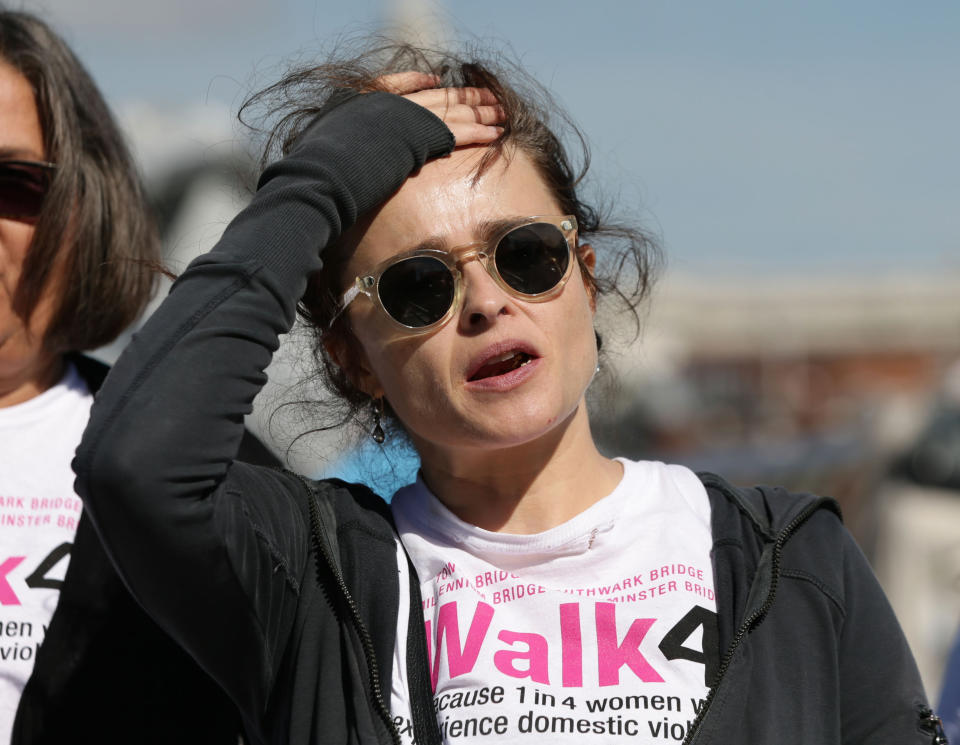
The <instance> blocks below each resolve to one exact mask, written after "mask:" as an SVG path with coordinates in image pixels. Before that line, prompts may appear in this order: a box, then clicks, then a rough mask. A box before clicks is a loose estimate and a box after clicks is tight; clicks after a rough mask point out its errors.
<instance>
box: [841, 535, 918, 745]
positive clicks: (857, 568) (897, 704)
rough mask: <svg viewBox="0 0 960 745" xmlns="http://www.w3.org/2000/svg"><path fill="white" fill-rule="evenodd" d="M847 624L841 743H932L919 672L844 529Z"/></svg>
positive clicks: (843, 641) (844, 630) (880, 592)
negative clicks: (926, 725)
mask: <svg viewBox="0 0 960 745" xmlns="http://www.w3.org/2000/svg"><path fill="white" fill-rule="evenodd" d="M840 541H841V545H842V551H843V583H844V584H843V587H844V600H845V603H844V609H845V614H844V620H843V627H842V630H841V633H840V638H839V642H838V643H839V648H838V654H839V658H840V681H839V690H840V695H841V701H840V711H841V722H840V725H841V729H842V732H843V742H844V743H850V745H854V744H856V745H883V744H884V743H892V742H898V743H911V742H912V743H917V744H918V745H920V744H921V743H924V744H925V743H929V742H932V738H931V736H930V734H929V732H928V731H926V730H925V729H924V723H925V722H924V716H925V712H928V711H929V708H928V706H927V700H926V694H925V693H924V690H923V684H922V683H921V681H920V673H919V672H918V670H917V665H916V663H915V662H914V659H913V655H912V654H911V652H910V648H909V647H908V646H907V640H906V638H905V637H904V635H903V631H902V630H901V629H900V623H899V622H898V621H897V618H896V616H895V615H894V613H893V608H891V607H890V603H889V602H888V601H887V598H886V595H884V592H883V589H882V588H881V587H880V583H879V582H878V581H877V578H876V576H875V575H874V574H873V570H872V569H871V568H870V565H869V564H868V563H867V559H866V557H864V555H863V553H862V552H861V551H860V548H859V547H858V546H857V545H856V543H854V541H853V538H852V537H851V536H850V534H849V533H847V531H846V530H842V535H841V537H840Z"/></svg>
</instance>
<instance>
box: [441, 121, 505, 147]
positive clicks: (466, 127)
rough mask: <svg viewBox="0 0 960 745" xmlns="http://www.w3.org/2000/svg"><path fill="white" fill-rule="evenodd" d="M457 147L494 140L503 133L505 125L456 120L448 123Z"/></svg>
mask: <svg viewBox="0 0 960 745" xmlns="http://www.w3.org/2000/svg"><path fill="white" fill-rule="evenodd" d="M447 126H448V127H449V128H450V131H451V132H452V133H453V138H454V142H456V145H457V147H463V146H464V145H480V144H486V143H488V142H493V141H494V140H496V139H497V138H498V137H499V136H500V135H502V134H503V127H492V126H489V125H486V124H479V123H477V122H454V123H452V124H448V125H447Z"/></svg>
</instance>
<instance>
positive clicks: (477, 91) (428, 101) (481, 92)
mask: <svg viewBox="0 0 960 745" xmlns="http://www.w3.org/2000/svg"><path fill="white" fill-rule="evenodd" d="M407 98H409V99H410V100H411V101H413V102H414V103H418V104H420V105H421V106H425V107H427V108H428V109H437V108H441V107H444V106H446V107H452V106H455V105H457V104H463V105H465V106H493V105H496V104H497V103H498V101H497V97H496V96H495V95H493V92H492V91H491V90H490V89H488V88H431V89H429V90H418V91H416V92H414V93H410V94H409V95H407Z"/></svg>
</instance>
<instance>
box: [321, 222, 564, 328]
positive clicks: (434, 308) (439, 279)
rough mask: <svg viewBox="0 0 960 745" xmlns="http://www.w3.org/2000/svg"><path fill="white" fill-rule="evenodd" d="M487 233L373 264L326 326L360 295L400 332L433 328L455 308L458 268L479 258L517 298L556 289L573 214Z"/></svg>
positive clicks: (548, 294) (540, 296)
mask: <svg viewBox="0 0 960 745" xmlns="http://www.w3.org/2000/svg"><path fill="white" fill-rule="evenodd" d="M489 233H490V235H489V237H488V239H487V240H483V241H478V242H476V243H470V244H467V245H464V246H456V247H454V248H450V249H437V248H419V249H415V250H413V251H408V252H406V253H402V254H400V255H398V256H393V257H391V258H389V259H387V260H386V261H384V262H382V263H381V264H378V265H377V266H376V267H374V268H373V269H372V270H371V271H370V273H369V274H364V275H361V276H359V277H357V278H356V279H355V280H354V282H353V286H351V287H350V289H349V290H347V291H346V292H345V293H344V295H343V297H342V299H341V302H340V308H339V310H338V311H337V312H336V314H335V315H334V317H333V318H332V319H331V321H330V325H331V326H332V325H333V323H334V321H336V320H337V318H339V317H340V315H341V314H342V313H343V312H344V311H345V310H346V309H347V306H348V305H350V303H352V302H353V301H354V300H355V299H356V298H357V297H358V296H360V295H366V296H367V297H368V298H370V300H371V301H372V302H373V303H374V305H376V306H377V307H378V308H380V310H381V311H383V312H384V313H386V315H387V317H388V318H390V320H391V321H393V323H394V325H396V326H398V327H399V328H400V329H402V330H403V331H405V332H406V333H410V334H422V333H425V332H427V331H433V330H434V329H437V328H439V327H440V326H442V325H443V324H444V323H446V322H447V321H449V320H450V318H451V317H453V315H454V313H455V311H456V309H457V308H458V307H459V306H460V302H461V300H462V296H463V275H462V273H461V271H460V267H462V266H463V265H464V264H465V263H466V262H468V261H471V260H472V259H477V260H478V261H480V263H481V264H483V267H484V268H485V269H486V270H487V272H489V274H490V276H491V277H492V278H493V280H494V281H495V282H496V283H497V284H498V285H499V286H500V287H501V288H502V289H503V290H504V291H506V292H508V293H510V294H511V295H513V296H514V297H517V298H520V299H521V300H525V301H527V302H542V301H544V300H549V299H551V298H553V297H555V296H556V295H557V294H558V293H559V292H560V290H561V289H562V288H563V285H564V284H565V283H566V281H567V279H568V278H569V276H570V268H571V267H572V266H573V261H571V259H572V257H573V252H574V251H575V250H576V245H577V220H576V218H575V217H573V216H572V215H563V216H560V217H553V216H536V217H526V218H522V219H521V220H510V221H507V222H506V223H504V224H497V225H496V226H493V227H492V228H491V229H490V230H489Z"/></svg>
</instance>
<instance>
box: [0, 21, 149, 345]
mask: <svg viewBox="0 0 960 745" xmlns="http://www.w3.org/2000/svg"><path fill="white" fill-rule="evenodd" d="M0 60H3V61H4V62H6V63H7V64H9V65H11V66H12V67H13V68H15V69H16V70H17V71H18V72H19V73H20V74H21V75H23V76H24V78H26V80H27V81H28V82H29V83H30V85H31V86H32V88H33V92H34V98H35V101H36V105H37V113H38V114H39V118H40V126H41V128H42V130H43V143H44V149H45V151H46V159H47V160H49V161H52V162H54V163H56V164H57V170H56V174H55V176H54V178H53V180H52V182H51V184H50V189H49V191H48V192H47V196H46V199H45V200H44V205H43V209H42V211H41V213H40V215H39V217H38V219H37V227H36V232H35V233H34V237H33V241H32V243H31V245H30V250H29V251H28V253H27V257H26V259H25V261H24V266H23V271H22V274H21V276H20V280H19V282H18V284H17V289H16V292H15V295H14V298H13V304H14V310H15V311H16V312H17V313H18V314H20V315H21V316H23V317H24V318H29V317H30V315H31V314H32V313H33V310H34V309H35V307H36V305H37V303H38V302H39V300H40V298H41V296H42V295H43V293H44V292H45V291H47V290H48V289H52V290H54V291H55V293H56V301H55V305H54V312H53V316H52V318H51V322H50V325H49V327H48V329H47V332H46V335H45V337H44V340H43V341H44V345H45V347H46V348H47V349H48V350H51V351H55V352H60V353H63V352H68V351H80V350H86V349H93V348H96V347H99V346H102V345H104V344H107V343H108V342H110V341H112V340H113V339H114V338H116V336H117V335H118V334H119V333H120V332H121V331H123V329H124V328H126V327H127V326H128V325H129V324H130V323H132V322H133V321H134V320H135V319H136V318H137V317H138V316H139V314H140V313H141V311H142V310H143V308H144V306H145V305H146V303H147V301H148V300H149V299H150V296H151V295H152V293H153V289H154V280H155V271H154V268H155V267H158V266H159V264H160V262H159V253H160V246H159V240H158V238H157V233H156V228H155V226H154V223H153V220H152V219H151V217H150V214H149V212H148V210H147V207H146V202H145V199H144V196H143V191H142V188H141V185H140V180H139V178H138V176H137V171H136V168H135V166H134V164H133V160H132V158H131V157H130V154H129V152H128V150H127V147H126V144H125V143H124V140H123V136H122V135H121V133H120V129H119V127H118V126H117V124H116V122H115V121H114V120H113V117H112V116H111V114H110V111H109V109H108V108H107V105H106V103H105V102H104V100H103V97H102V96H101V95H100V92H99V91H98V90H97V87H96V85H94V83H93V80H92V79H91V78H90V76H89V74H88V73H87V71H86V70H85V69H84V67H83V65H82V64H81V63H80V61H79V60H78V59H77V58H76V56H74V54H73V52H71V51H70V49H69V47H67V45H66V44H65V43H64V42H63V40H62V39H60V38H59V37H58V36H57V35H56V34H55V33H54V32H53V31H52V30H51V29H50V27H49V26H47V25H46V24H45V23H44V22H43V21H41V20H40V19H38V18H36V17H35V16H32V15H30V14H27V13H20V12H13V11H0Z"/></svg>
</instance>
